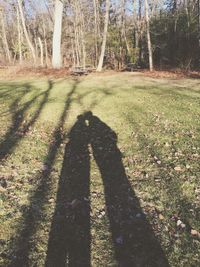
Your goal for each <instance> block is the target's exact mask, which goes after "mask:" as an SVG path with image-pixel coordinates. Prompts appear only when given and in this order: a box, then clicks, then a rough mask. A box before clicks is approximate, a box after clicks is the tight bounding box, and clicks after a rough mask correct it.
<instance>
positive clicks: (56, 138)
mask: <svg viewBox="0 0 200 267" xmlns="http://www.w3.org/2000/svg"><path fill="white" fill-rule="evenodd" d="M77 85H78V81H75V83H74V85H73V86H72V88H71V90H70V92H69V93H68V94H67V96H66V101H65V105H64V109H63V112H62V113H61V116H60V118H59V121H58V123H57V126H56V127H55V129H54V131H53V134H52V141H51V143H50V146H49V150H48V153H47V156H46V160H45V161H44V164H43V168H42V169H41V172H40V173H39V174H38V175H37V176H36V177H34V180H35V181H36V183H37V186H36V189H35V192H34V193H33V194H32V195H31V196H30V199H29V202H30V204H29V206H28V207H27V209H26V210H24V212H23V215H22V218H23V221H22V224H21V230H20V232H19V233H18V238H17V239H16V240H15V241H14V244H12V248H10V252H12V254H13V255H14V257H12V258H13V260H12V261H11V262H10V264H9V266H12V267H22V266H24V267H25V266H29V263H30V259H29V256H30V253H31V252H32V250H33V249H35V247H36V242H37V240H36V239H35V236H34V235H35V234H36V232H37V227H38V225H39V223H40V222H41V221H44V216H45V205H46V204H47V203H48V198H49V197H50V191H51V186H52V181H51V172H52V169H53V165H54V163H55V159H56V156H57V153H58V149H59V147H60V145H61V143H62V141H63V132H62V129H63V126H64V123H65V121H66V118H67V115H68V112H69V109H70V107H71V104H72V98H73V95H74V93H75V91H76V88H77ZM36 264H37V263H36Z"/></svg>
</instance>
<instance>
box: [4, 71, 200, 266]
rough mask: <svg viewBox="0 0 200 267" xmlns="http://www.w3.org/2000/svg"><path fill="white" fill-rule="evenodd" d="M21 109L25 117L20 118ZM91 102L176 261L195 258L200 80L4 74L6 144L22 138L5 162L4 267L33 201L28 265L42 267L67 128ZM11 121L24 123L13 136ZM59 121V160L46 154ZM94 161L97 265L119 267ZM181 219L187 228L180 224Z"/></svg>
mask: <svg viewBox="0 0 200 267" xmlns="http://www.w3.org/2000/svg"><path fill="white" fill-rule="evenodd" d="M48 90H49V91H48ZM45 92H46V94H45ZM65 108H67V111H66V114H65V116H64V118H63V122H62V123H61V124H59V121H60V120H62V113H63V110H64V109H65ZM20 110H21V112H20V113H19V116H22V119H21V117H19V118H18V117H17V118H16V117H15V114H17V112H18V111H20ZM88 110H91V111H92V112H93V113H94V114H95V115H97V116H98V117H99V118H100V119H101V120H102V121H103V122H105V123H106V124H107V125H109V127H111V128H112V129H113V130H114V131H115V132H116V134H117V136H118V147H119V149H120V151H121V152H122V155H123V163H124V167H125V170H126V173H127V176H128V177H129V180H130V183H131V185H132V187H133V189H134V191H135V192H136V195H137V196H138V198H139V200H140V204H141V206H142V208H143V210H144V211H145V212H146V214H147V217H148V220H149V222H150V223H151V224H152V225H153V227H154V231H155V234H156V236H157V237H158V239H159V240H160V242H161V244H162V246H163V249H164V250H165V252H166V254H167V256H168V259H169V262H170V263H171V266H197V263H198V257H197V255H198V251H199V249H200V243H199V239H198V238H197V237H196V236H192V235H191V229H195V230H197V231H198V232H199V231H200V228H199V221H200V218H199V208H200V207H199V199H200V184H199V177H200V169H199V161H200V144H199V142H200V126H199V121H200V86H199V82H198V81H197V80H190V79H181V80H178V81H175V80H170V79H169V80H167V79H152V78H147V77H143V76H134V75H132V74H126V73H125V74H115V75H110V76H105V77H103V76H96V75H91V76H88V77H86V78H80V79H78V80H74V79H71V80H70V79H66V80H65V79H60V80H53V81H48V80H38V81H33V80H31V81H30V82H28V81H21V82H20V81H18V82H15V83H14V82H3V81H1V83H0V112H1V121H0V142H4V143H5V142H6V140H7V141H8V142H12V141H13V140H14V141H13V146H12V147H11V148H10V150H9V153H7V154H5V157H4V158H2V160H1V163H0V171H1V174H0V179H1V187H0V189H1V192H0V193H1V198H0V208H1V212H0V215H1V219H0V225H1V233H0V244H1V246H2V250H1V260H0V265H2V266H6V265H8V264H9V263H10V262H12V261H13V259H14V258H15V256H16V255H15V247H14V246H15V240H16V239H17V238H18V235H20V233H21V232H20V231H21V230H22V228H23V227H24V224H25V223H27V221H26V214H27V213H28V212H30V209H31V210H32V216H33V221H34V220H35V221H36V222H37V224H36V225H35V229H34V231H32V234H31V236H30V239H31V242H32V241H33V240H34V242H32V243H33V247H31V251H30V252H29V256H28V257H29V263H30V266H34V265H37V266H44V262H45V256H46V251H47V243H48V234H49V229H50V225H51V219H52V216H53V213H54V208H55V204H56V192H57V183H58V180H59V177H60V173H61V168H62V163H63V155H64V149H65V145H66V143H67V142H68V132H69V130H70V128H71V126H72V125H73V123H74V122H75V120H76V117H77V115H79V114H81V113H83V112H85V111H88ZM38 111H39V112H38ZM34 118H35V119H34ZM13 119H14V120H16V119H19V123H18V124H16V125H15V126H16V127H15V129H14V131H10V134H9V135H6V134H7V133H9V129H12V126H13V125H14V124H15V122H16V121H13ZM27 125H28V128H26V126H27ZM56 127H58V129H57V131H59V136H60V138H61V141H60V143H59V147H58V148H56V155H55V160H53V161H52V162H51V161H50V160H49V158H48V157H47V154H48V151H49V148H50V147H53V142H55V140H54V135H55V132H54V131H55V129H56ZM5 138H7V139H6V140H5ZM0 153H1V151H0ZM48 161H50V162H51V163H52V166H50V167H51V174H50V178H49V179H48V182H47V184H48V190H47V192H46V191H45V195H44V196H43V195H42V194H43V193H44V192H43V191H41V196H40V194H39V193H38V195H37V198H36V199H32V197H33V196H34V193H35V191H37V188H38V185H40V179H41V177H40V174H41V173H42V172H43V171H44V169H45V168H49V166H48ZM90 162H91V171H90V180H91V185H90V193H91V196H90V198H91V235H92V237H91V242H92V245H91V249H92V252H91V255H92V257H91V260H92V266H116V265H115V264H117V263H116V262H115V260H114V252H113V245H112V238H111V233H110V226H109V220H108V218H107V214H106V212H105V214H104V212H103V213H102V214H103V215H102V214H101V212H102V210H103V211H104V209H105V198H104V190H103V182H102V178H101V175H100V173H99V170H98V168H97V166H96V164H95V162H94V159H93V156H92V152H91V160H90ZM41 202H42V203H41ZM178 220H181V221H182V223H183V224H184V225H185V227H183V228H180V227H178V226H177V221H178ZM28 222H29V223H30V227H33V226H32V225H31V221H30V219H28ZM25 227H27V226H25ZM38 259H40V260H39V262H38Z"/></svg>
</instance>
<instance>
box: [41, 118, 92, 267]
mask: <svg viewBox="0 0 200 267" xmlns="http://www.w3.org/2000/svg"><path fill="white" fill-rule="evenodd" d="M68 137H69V142H68V143H67V145H66V147H65V155H64V160H63V166H62V171H61V175H60V180H59V184H58V191H57V199H56V207H55V212H54V215H53V220H52V225H51V230H50V234H49V241H48V250H47V258H46V264H45V266H48V267H55V266H59V267H64V266H69V267H70V266H73V267H75V266H77V267H78V266H81V267H82V266H83V267H88V266H90V203H89V175H90V160H89V151H88V142H89V139H88V138H89V136H88V127H87V125H86V124H85V120H84V118H83V116H81V115H80V116H78V119H77V121H76V123H75V124H74V126H73V127H72V129H71V131H70V133H69V136H68Z"/></svg>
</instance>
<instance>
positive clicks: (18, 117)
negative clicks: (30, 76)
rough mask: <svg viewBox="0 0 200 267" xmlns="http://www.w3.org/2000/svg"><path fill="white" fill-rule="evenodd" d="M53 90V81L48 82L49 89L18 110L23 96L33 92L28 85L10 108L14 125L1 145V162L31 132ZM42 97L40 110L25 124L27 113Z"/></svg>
mask: <svg viewBox="0 0 200 267" xmlns="http://www.w3.org/2000/svg"><path fill="white" fill-rule="evenodd" d="M52 88H53V83H52V81H50V80H49V81H48V88H47V90H46V91H45V92H42V93H40V94H38V95H36V96H35V97H33V98H32V99H31V100H30V101H28V102H26V103H25V104H24V105H23V106H22V107H21V108H20V109H18V105H19V102H20V100H21V98H22V97H23V96H25V95H26V93H28V92H29V91H30V90H31V86H30V85H29V84H26V86H25V89H26V90H25V91H23V92H22V94H20V95H19V96H18V97H17V98H16V99H15V101H14V102H13V103H12V105H11V106H10V112H11V113H12V114H13V115H12V125H11V126H10V128H9V129H8V131H7V133H6V134H5V137H4V140H3V141H2V142H1V143H0V161H1V160H2V159H4V158H5V157H6V156H7V155H8V154H10V153H11V152H12V151H13V149H14V147H15V146H16V145H17V144H18V142H19V141H20V140H21V139H22V138H23V137H24V135H25V134H26V133H27V132H28V131H29V129H30V127H31V126H32V125H33V124H34V123H35V122H36V120H37V119H38V117H39V115H40V113H41V111H42V110H43V108H44V106H45V104H46V103H47V101H48V97H49V94H50V92H51V90H52ZM41 96H42V100H41V102H40V104H39V108H38V109H37V110H36V111H35V112H34V113H33V115H32V118H31V119H30V121H28V122H24V119H25V118H24V116H25V112H26V111H27V110H28V109H29V108H30V107H31V106H32V105H33V104H34V102H35V101H36V100H37V99H38V98H39V97H41Z"/></svg>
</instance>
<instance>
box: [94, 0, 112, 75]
mask: <svg viewBox="0 0 200 267" xmlns="http://www.w3.org/2000/svg"><path fill="white" fill-rule="evenodd" d="M109 10H110V0H106V14H105V22H104V32H103V41H102V46H101V54H100V58H99V64H98V67H97V71H102V67H103V60H104V56H105V50H106V39H107V32H108V22H109Z"/></svg>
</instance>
